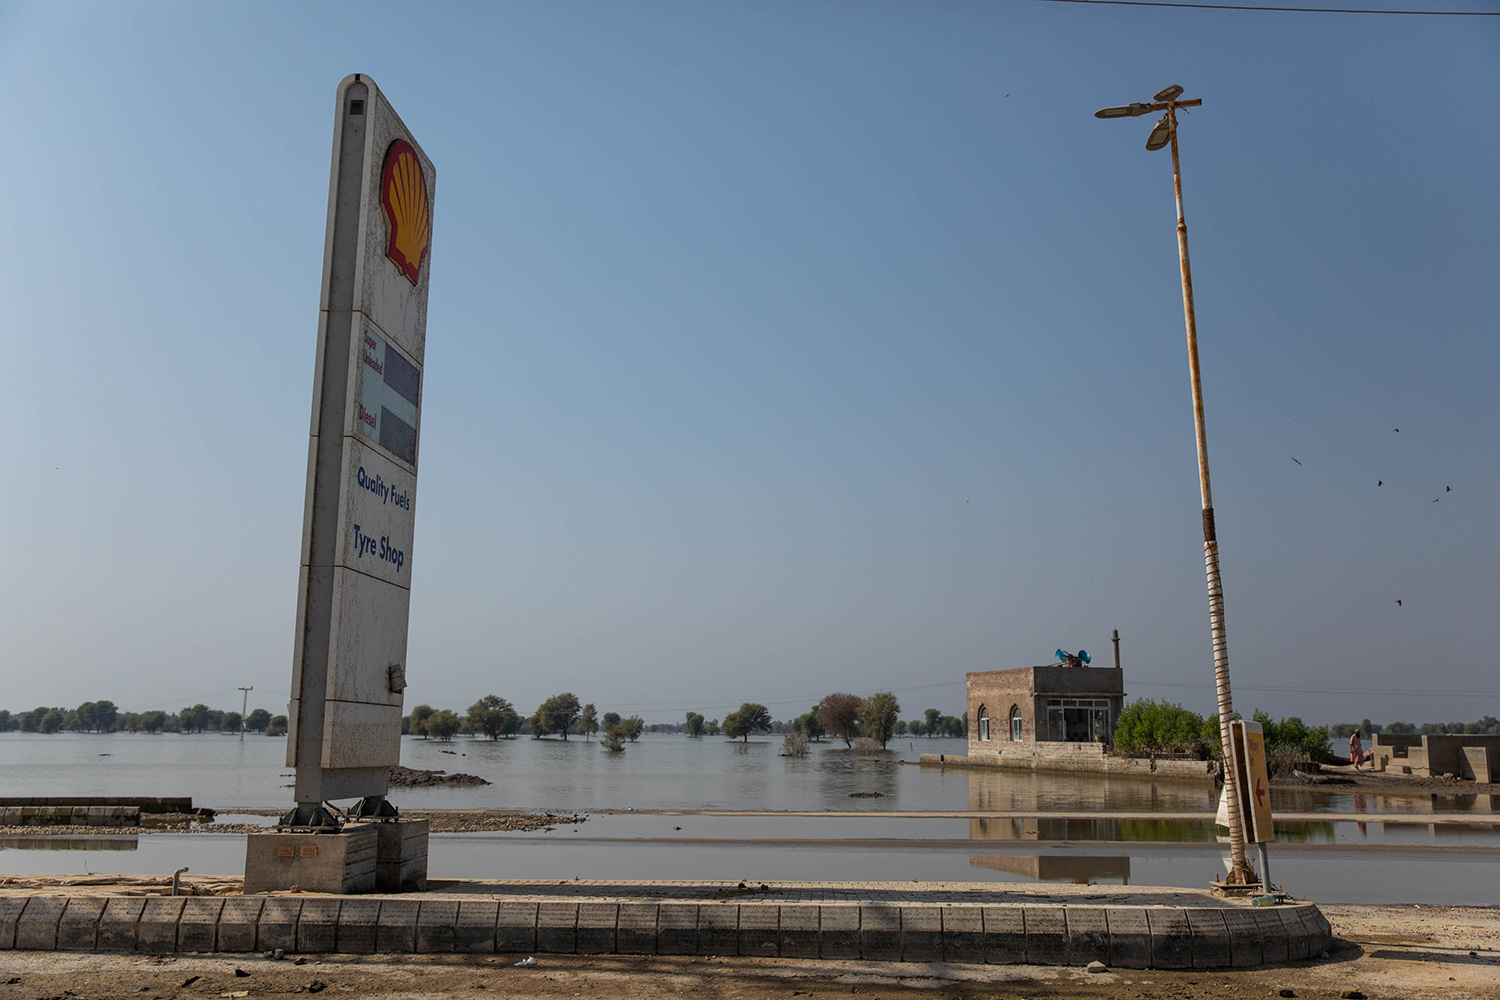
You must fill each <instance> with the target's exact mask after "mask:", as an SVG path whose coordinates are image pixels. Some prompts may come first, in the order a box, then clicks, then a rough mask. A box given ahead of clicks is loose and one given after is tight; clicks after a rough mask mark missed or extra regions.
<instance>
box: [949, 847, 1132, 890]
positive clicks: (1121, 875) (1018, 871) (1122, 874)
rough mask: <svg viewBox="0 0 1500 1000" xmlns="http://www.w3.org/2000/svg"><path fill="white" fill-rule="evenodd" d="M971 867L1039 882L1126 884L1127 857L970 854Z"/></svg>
mask: <svg viewBox="0 0 1500 1000" xmlns="http://www.w3.org/2000/svg"><path fill="white" fill-rule="evenodd" d="M969 864H970V865H972V866H973V867H975V868H988V869H989V870H990V871H996V872H1005V873H1007V874H1009V875H1020V876H1022V877H1024V878H1031V879H1036V880H1037V881H1039V882H1072V883H1074V884H1076V885H1093V884H1095V883H1096V882H1101V881H1110V882H1115V881H1118V882H1119V883H1120V884H1121V885H1129V884H1130V859H1129V858H1094V857H1070V856H1066V855H1064V856H1058V855H1052V854H971V855H969Z"/></svg>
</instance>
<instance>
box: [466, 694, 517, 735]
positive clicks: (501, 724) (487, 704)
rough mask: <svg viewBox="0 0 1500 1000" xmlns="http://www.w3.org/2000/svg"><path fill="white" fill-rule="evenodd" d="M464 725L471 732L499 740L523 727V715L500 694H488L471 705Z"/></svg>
mask: <svg viewBox="0 0 1500 1000" xmlns="http://www.w3.org/2000/svg"><path fill="white" fill-rule="evenodd" d="M464 727H465V728H466V729H467V730H468V731H469V732H471V733H475V734H483V735H485V736H488V737H489V738H490V739H492V740H498V739H499V738H500V737H502V736H509V735H511V734H512V733H514V732H515V731H516V730H517V729H520V728H521V716H520V714H519V713H518V712H517V711H516V709H515V706H514V705H512V704H511V703H510V702H509V701H506V700H505V699H504V698H501V697H499V696H498V695H493V694H487V695H485V696H484V697H483V698H480V699H479V700H478V701H476V702H475V703H474V704H472V705H470V706H469V711H468V714H467V715H465V716H464Z"/></svg>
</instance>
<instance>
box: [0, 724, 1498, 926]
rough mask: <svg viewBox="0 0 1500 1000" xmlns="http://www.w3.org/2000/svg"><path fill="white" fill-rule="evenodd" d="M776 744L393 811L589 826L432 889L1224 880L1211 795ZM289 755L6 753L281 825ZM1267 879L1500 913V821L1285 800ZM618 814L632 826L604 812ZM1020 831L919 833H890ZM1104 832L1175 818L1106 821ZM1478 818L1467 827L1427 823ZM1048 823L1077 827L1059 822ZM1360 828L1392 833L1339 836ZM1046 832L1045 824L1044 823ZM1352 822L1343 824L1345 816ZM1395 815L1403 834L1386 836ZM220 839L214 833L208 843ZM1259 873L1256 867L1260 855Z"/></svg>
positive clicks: (194, 837) (208, 848) (513, 753)
mask: <svg viewBox="0 0 1500 1000" xmlns="http://www.w3.org/2000/svg"><path fill="white" fill-rule="evenodd" d="M779 749H780V738H779V737H775V738H773V737H766V738H762V739H760V740H752V741H751V742H750V743H749V744H743V743H740V744H734V743H729V742H727V741H724V740H722V739H719V738H703V739H698V740H691V739H688V738H686V737H684V736H667V735H662V736H651V735H647V736H643V737H642V738H641V740H640V741H639V742H637V743H633V744H628V745H627V749H626V751H625V753H624V754H622V755H612V754H607V753H604V752H602V751H601V749H600V747H599V745H598V744H597V742H588V741H581V740H577V739H572V740H569V741H567V742H566V743H564V742H562V741H557V740H545V741H537V740H530V739H518V740H501V741H494V742H492V741H488V740H469V739H463V738H460V739H457V740H455V741H454V742H452V743H448V744H444V743H436V742H431V741H426V740H417V739H410V738H408V739H406V740H404V741H403V747H402V762H403V763H404V764H406V765H407V766H409V767H417V768H441V769H444V770H447V771H450V772H460V771H461V772H467V773H471V774H477V775H480V776H481V777H484V778H486V779H487V780H489V781H491V782H493V784H491V785H487V786H480V787H477V788H434V789H397V790H394V792H393V795H392V799H393V801H395V802H396V804H397V805H398V806H403V807H411V808H448V809H481V808H501V809H546V810H551V811H554V812H568V813H573V812H577V813H581V814H588V815H589V819H588V820H587V821H586V822H584V823H580V824H569V823H560V824H558V825H556V826H554V827H553V828H551V829H550V830H544V831H531V832H525V833H484V834H452V835H434V837H433V839H432V843H431V849H430V852H431V875H432V876H433V877H435V878H457V877H469V878H548V879H550V878H557V879H571V878H575V877H576V878H602V879H608V878H638V879H657V878H660V879H668V878H670V879H699V878H701V879H734V880H739V879H753V880H757V881H765V882H777V881H792V880H803V879H811V880H871V879H878V880H902V881H904V880H911V879H920V880H932V881H993V882H1007V881H1022V882H1032V881H1069V882H1095V883H1103V884H1155V885H1183V886H1201V885H1203V884H1205V883H1206V882H1207V881H1209V880H1210V879H1211V878H1212V877H1214V876H1216V875H1217V874H1219V873H1220V872H1222V857H1223V855H1224V854H1225V853H1227V848H1226V845H1223V844H1221V843H1219V842H1218V841H1217V839H1216V837H1215V831H1214V829H1213V825H1212V824H1211V823H1210V822H1207V821H1205V820H1200V819H1180V818H1168V817H1170V816H1171V815H1172V814H1177V815H1179V816H1180V815H1181V814H1183V813H1199V814H1201V813H1204V812H1210V811H1212V809H1213V808H1214V806H1215V804H1216V802H1217V791H1216V789H1215V787H1214V786H1213V785H1211V784H1208V783H1206V782H1192V781H1156V780H1149V779H1143V778H1137V777H1111V776H1104V775H1082V774H1078V775H1072V774H1051V773H1032V772H1025V771H1005V770H990V769H984V770H979V769H975V770H968V769H964V768H946V769H941V768H934V767H918V766H915V765H914V764H913V763H910V762H912V761H915V760H916V758H917V756H918V755H919V754H921V753H947V754H956V753H962V752H963V750H964V745H963V742H962V741H958V740H926V739H914V740H913V739H902V740H898V741H893V742H892V744H891V747H890V750H889V751H888V752H886V753H884V754H879V755H875V756H873V757H872V756H869V755H865V756H862V755H860V754H859V753H857V752H854V751H851V750H846V749H844V748H843V746H842V744H823V745H821V746H818V745H815V749H814V752H813V754H812V756H810V757H807V758H785V757H780V756H778V754H777V751H778V750H779ZM284 752H285V743H284V740H282V739H279V738H275V739H268V738H266V737H260V736H247V737H246V738H245V739H244V740H243V741H241V740H239V739H237V738H235V737H226V736H216V735H194V736H181V735H162V736H145V735H131V734H104V735H87V734H57V735H53V736H40V735H34V734H19V733H5V734H0V795H57V794H60V793H72V794H77V795H191V796H192V797H193V800H194V802H195V803H196V804H198V805H204V806H209V807H211V808H214V809H217V810H220V811H221V813H223V815H222V817H221V818H222V820H223V821H225V822H247V821H249V822H272V820H270V819H269V818H268V817H255V816H249V815H233V813H234V811H235V810H236V809H262V810H265V809H280V808H285V807H288V806H289V805H290V804H291V802H290V796H291V792H290V788H289V787H288V786H289V785H290V783H291V777H290V774H289V772H288V770H287V768H286V767H285V765H284V763H283V754H284ZM1272 804H1273V808H1274V809H1275V810H1277V811H1278V812H1280V813H1283V814H1288V815H1289V814H1292V813H1298V814H1304V815H1306V814H1328V815H1329V816H1330V820H1329V821H1327V822H1321V821H1317V820H1316V819H1307V818H1305V819H1299V820H1297V821H1290V822H1280V821H1278V823H1277V839H1276V842H1275V843H1274V844H1273V845H1272V846H1271V858H1272V862H1271V863H1272V876H1273V878H1274V879H1275V881H1276V882H1278V883H1280V884H1283V885H1285V886H1286V887H1287V888H1288V889H1289V890H1290V891H1292V892H1295V893H1297V894H1299V895H1303V896H1307V897H1310V898H1314V899H1318V900H1322V901H1325V902H1377V901H1378V902H1413V903H1433V904H1437V903H1449V904H1459V903H1472V904H1486V903H1489V904H1492V903H1493V902H1494V886H1495V885H1497V884H1500V802H1497V801H1495V797H1491V796H1475V795H1464V794H1462V793H1461V792H1458V793H1454V794H1440V795H1434V794H1418V795H1398V794H1388V793H1381V794H1369V793H1364V792H1359V793H1355V792H1351V791H1349V790H1347V789H1338V788H1337V787H1335V788H1332V789H1321V788H1320V789H1295V790H1275V791H1273V793H1272ZM606 810H618V812H608V811H606ZM656 810H684V811H690V810H765V811H768V812H781V811H795V812H811V813H817V812H825V811H828V812H861V813H869V814H870V815H855V816H816V815H814V816H775V815H769V816H766V815H756V816H706V815H683V814H680V813H679V814H676V815H673V814H671V813H670V812H667V813H663V812H653V811H656ZM918 811H946V812H967V811H985V812H995V811H1001V812H1016V813H1028V814H1032V815H1026V816H1020V817H1016V818H1010V817H1004V818H997V817H993V816H969V817H918V816H901V815H889V814H890V813H900V812H918ZM1110 812H1125V813H1158V814H1163V815H1162V817H1161V818H1110V817H1106V816H1100V815H1097V814H1101V813H1110ZM1434 812H1471V813H1473V817H1474V822H1473V823H1467V822H1465V823H1464V824H1462V825H1452V824H1442V823H1434V822H1431V821H1430V819H1429V818H1424V814H1431V813H1434ZM1048 813H1067V814H1068V815H1067V816H1049V815H1046V814H1048ZM1359 813H1367V814H1370V815H1371V816H1377V815H1378V816H1380V819H1378V820H1374V821H1367V822H1353V821H1349V820H1346V819H1343V818H1342V817H1348V816H1350V815H1353V814H1359ZM1038 814H1040V815H1038ZM1335 816H1336V817H1341V818H1338V819H1334V818H1332V817H1335ZM1392 816H1397V817H1399V820H1398V821H1396V822H1391V821H1388V820H1389V818H1390V817H1392ZM210 829H211V827H210ZM1252 853H1253V852H1252ZM243 863H244V838H243V836H238V835H230V834H203V833H198V834H151V835H147V836H141V837H129V836H123V837H122V836H110V835H108V834H103V833H101V834H100V835H98V836H69V837H60V838H49V837H27V836H7V837H0V871H5V872H10V873H61V872H84V871H89V872H95V873H99V872H117V873H121V874H148V873H162V872H170V871H172V870H173V869H175V868H178V867H181V866H182V865H184V864H186V865H189V866H190V867H191V868H192V869H193V870H194V871H195V872H201V873H234V872H238V871H240V870H241V869H242V866H243Z"/></svg>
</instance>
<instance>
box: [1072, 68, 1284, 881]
mask: <svg viewBox="0 0 1500 1000" xmlns="http://www.w3.org/2000/svg"><path fill="white" fill-rule="evenodd" d="M1181 93H1182V88H1181V87H1177V86H1173V87H1168V88H1167V89H1165V90H1163V91H1161V92H1160V93H1158V94H1157V95H1156V103H1152V104H1131V105H1128V106H1126V107H1121V108H1105V109H1104V110H1103V111H1099V112H1097V113H1096V117H1099V118H1123V117H1131V118H1134V117H1137V116H1139V115H1142V114H1146V113H1147V112H1152V111H1165V112H1166V116H1165V117H1164V118H1163V119H1162V121H1161V122H1160V123H1159V124H1158V125H1157V127H1156V130H1154V131H1153V132H1152V133H1151V139H1150V140H1148V142H1147V144H1146V148H1147V149H1160V148H1161V147H1162V146H1163V145H1165V144H1166V143H1163V142H1162V141H1161V140H1160V138H1159V136H1160V132H1161V130H1162V126H1163V125H1164V126H1166V132H1167V137H1166V138H1167V139H1168V142H1169V143H1170V145H1171V147H1172V187H1173V190H1174V192H1175V193H1176V196H1177V257H1178V260H1179V262H1180V263H1181V266H1182V317H1183V321H1184V323H1185V324H1186V326H1187V348H1188V374H1189V377H1190V379H1191V381H1192V387H1193V429H1194V431H1195V432H1196V434H1197V440H1198V488H1199V491H1200V492H1201V494H1202V498H1203V569H1204V572H1205V574H1206V575H1207V577H1208V625H1209V631H1210V633H1211V634H1212V636H1213V649H1214V679H1215V681H1216V687H1217V690H1218V700H1219V745H1220V747H1221V751H1222V754H1223V761H1224V790H1225V796H1224V797H1225V800H1226V805H1227V806H1228V813H1229V854H1230V871H1229V875H1228V878H1227V880H1226V881H1228V882H1229V883H1230V884H1241V885H1243V884H1247V883H1251V882H1254V881H1255V880H1256V879H1255V875H1254V873H1253V872H1252V871H1251V869H1250V863H1249V861H1247V860H1246V857H1245V839H1246V838H1245V817H1244V815H1243V814H1242V813H1241V810H1240V797H1239V794H1238V791H1239V789H1238V787H1237V786H1238V780H1237V776H1236V774H1235V768H1234V764H1233V754H1234V750H1233V746H1232V744H1231V741H1230V735H1229V723H1230V721H1231V719H1232V718H1233V716H1234V702H1233V700H1232V699H1231V697H1230V692H1229V640H1228V638H1227V636H1226V633H1225V628H1224V584H1223V581H1222V580H1221V579H1220V578H1219V539H1218V534H1217V532H1216V531H1215V529H1214V495H1213V487H1212V486H1211V485H1210V483H1209V476H1208V433H1207V431H1206V430H1205V429H1204V425H1203V380H1202V376H1201V374H1200V372H1199V369H1198V320H1197V317H1196V316H1195V315H1194V313H1193V268H1192V264H1191V263H1190V262H1189V260H1188V241H1187V221H1186V219H1185V218H1184V216H1183V212H1182V170H1181V166H1180V165H1179V163H1178V159H1177V109H1178V108H1180V107H1197V106H1199V105H1201V104H1202V103H1203V102H1202V101H1201V100H1192V101H1179V100H1177V97H1178V96H1179V95H1180V94H1181ZM1266 888H1267V891H1269V889H1270V886H1269V882H1268V884H1267V887H1266Z"/></svg>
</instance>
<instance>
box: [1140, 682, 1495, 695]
mask: <svg viewBox="0 0 1500 1000" xmlns="http://www.w3.org/2000/svg"><path fill="white" fill-rule="evenodd" d="M1128 684H1129V685H1130V686H1132V687H1168V688H1210V689H1211V688H1213V687H1214V685H1212V684H1196V683H1192V682H1189V681H1172V682H1169V681H1129V682H1128ZM1234 687H1235V690H1237V691H1265V692H1270V693H1273V694H1277V693H1284V694H1337V695H1344V696H1345V697H1349V696H1353V695H1371V694H1374V695H1384V696H1389V697H1400V698H1500V692H1496V691H1432V690H1427V691H1399V690H1396V689H1394V688H1364V687H1362V688H1347V687H1342V688H1325V687H1282V686H1279V685H1264V684H1262V685H1256V684H1236V685H1235V686H1234Z"/></svg>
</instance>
